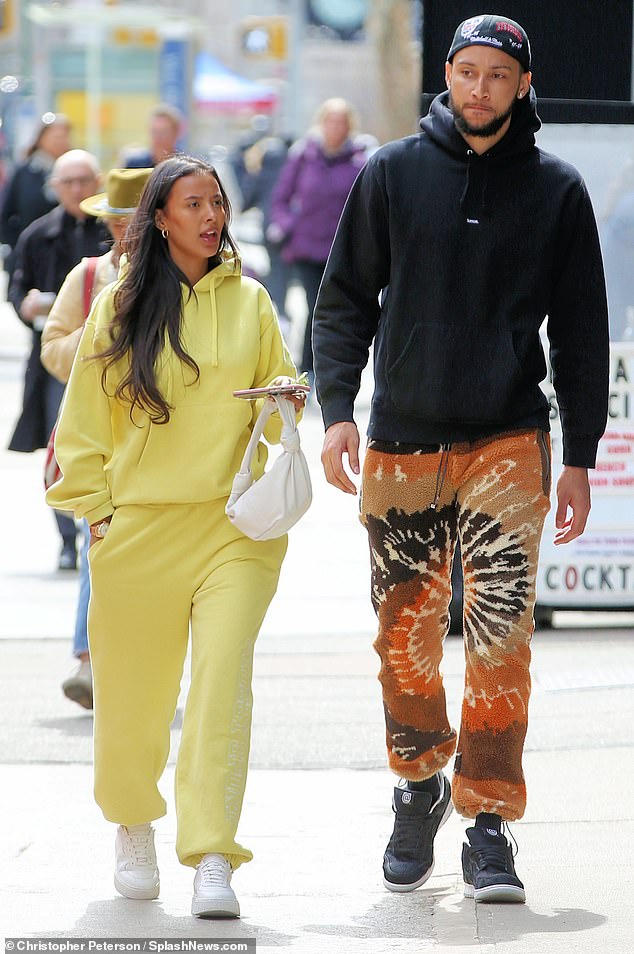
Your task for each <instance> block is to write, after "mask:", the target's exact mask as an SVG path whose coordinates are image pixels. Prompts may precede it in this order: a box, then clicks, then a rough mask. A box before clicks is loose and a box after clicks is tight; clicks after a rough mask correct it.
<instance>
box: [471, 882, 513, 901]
mask: <svg viewBox="0 0 634 954" xmlns="http://www.w3.org/2000/svg"><path fill="white" fill-rule="evenodd" d="M464 896H465V898H474V900H476V901H493V902H498V903H505V904H523V903H524V902H525V901H526V892H525V891H524V889H523V888H518V886H517V885H515V884H490V885H487V887H486V888H474V887H473V885H472V884H466V883H465V886H464Z"/></svg>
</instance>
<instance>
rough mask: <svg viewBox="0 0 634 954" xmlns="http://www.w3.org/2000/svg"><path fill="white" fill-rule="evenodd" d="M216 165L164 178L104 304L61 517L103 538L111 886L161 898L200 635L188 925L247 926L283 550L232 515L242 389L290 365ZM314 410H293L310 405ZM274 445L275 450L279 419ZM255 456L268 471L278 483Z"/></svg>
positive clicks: (190, 736)
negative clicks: (248, 813)
mask: <svg viewBox="0 0 634 954" xmlns="http://www.w3.org/2000/svg"><path fill="white" fill-rule="evenodd" d="M229 221H230V208H229V202H228V199H227V196H226V193H225V190H224V188H223V187H222V184H221V182H220V180H219V178H218V175H217V173H216V172H215V170H214V169H213V167H211V166H209V165H208V164H207V163H204V162H202V161H200V160H198V159H193V158H191V157H183V156H180V157H174V158H171V159H167V160H165V162H163V163H161V164H160V165H159V166H157V167H156V169H155V170H154V172H153V173H152V175H151V177H150V179H149V180H148V183H147V185H146V187H145V189H144V192H143V195H142V197H141V200H140V203H139V207H138V209H137V212H136V214H135V216H134V218H133V220H132V222H131V224H130V226H129V230H128V235H127V243H126V244H127V247H128V256H129V259H128V267H127V271H125V272H124V273H123V274H122V276H120V278H119V281H118V282H116V283H115V284H113V285H110V286H108V287H107V288H105V289H104V291H103V292H102V293H101V294H100V295H99V297H98V298H97V299H96V302H95V304H94V306H93V309H92V312H91V314H90V317H89V319H88V321H87V324H86V330H85V332H84V335H83V337H82V341H81V344H80V347H79V351H78V354H77V359H76V361H75V363H74V366H73V371H72V373H71V377H70V380H69V383H68V387H67V391H66V397H65V400H64V405H63V410H62V414H61V419H60V422H59V426H58V430H57V438H56V445H55V446H56V454H57V458H58V461H59V463H60V466H61V469H62V472H63V477H62V479H61V480H60V481H59V482H58V483H57V484H55V485H54V487H53V488H51V490H49V492H48V495H47V500H48V502H49V503H50V504H51V505H52V506H54V507H56V508H58V509H64V510H72V511H74V513H75V515H76V516H77V517H79V518H81V517H85V518H86V519H87V520H88V522H89V523H90V525H91V534H92V542H91V547H90V551H89V558H90V571H91V581H92V596H91V602H90V611H89V622H88V632H89V640H90V652H91V658H92V665H93V678H94V705H95V750H94V751H95V755H94V757H95V796H96V799H97V802H98V804H99V805H100V807H101V809H102V811H103V813H104V815H105V817H106V818H107V819H109V820H110V821H113V822H116V823H117V824H118V825H119V828H118V831H117V837H116V869H115V886H116V887H117V890H118V891H119V892H120V893H121V894H123V895H124V896H126V897H130V898H136V899H150V898H155V897H157V896H158V892H159V873H158V867H157V862H156V855H155V851H154V842H153V829H152V827H151V825H150V822H151V821H152V820H154V819H155V818H158V817H159V816H161V815H163V814H164V813H165V802H164V800H163V798H162V797H161V795H160V793H159V790H158V787H157V783H158V781H159V779H160V776H161V774H162V772H163V769H164V767H165V763H166V760H167V756H168V752H169V744H170V731H169V727H170V723H171V722H172V720H173V717H174V713H175V709H176V702H177V697H178V693H179V686H180V680H181V676H182V670H183V662H184V659H185V654H186V650H187V645H188V634H189V629H190V627H191V640H192V672H191V688H190V691H189V695H188V699H187V705H186V708H185V713H184V718H183V729H182V738H181V744H180V750H179V753H178V760H177V767H176V811H177V819H178V834H177V843H176V848H177V852H178V856H179V858H180V860H181V862H182V863H183V864H185V865H190V866H192V867H196V868H197V872H196V876H195V879H194V898H193V902H192V913H193V914H196V915H198V916H201V917H231V916H238V915H239V905H238V901H237V899H236V896H235V894H234V892H233V889H232V888H231V885H230V880H231V873H232V871H233V870H234V869H235V868H237V867H238V866H239V865H240V864H241V863H242V862H244V861H248V860H250V858H251V853H250V852H249V851H248V850H247V849H246V848H244V847H242V846H241V845H240V844H239V843H238V842H237V841H236V837H235V836H236V829H237V825H238V820H239V817H240V812H241V808H242V800H243V795H244V787H245V782H246V771H247V761H248V753H249V741H250V728H251V702H252V697H251V673H252V660H253V648H254V643H255V639H256V637H257V634H258V631H259V629H260V626H261V623H262V620H263V618H264V615H265V613H266V610H267V607H268V605H269V603H270V601H271V598H272V597H273V594H274V593H275V590H276V587H277V581H278V577H279V572H280V567H281V564H282V560H283V558H284V554H285V551H286V538H285V537H283V538H280V539H277V540H271V541H266V542H254V541H252V540H250V539H248V538H246V537H245V536H243V535H242V534H241V533H240V532H239V531H238V530H236V529H235V528H234V527H233V526H232V524H231V523H230V521H229V520H228V519H227V517H226V516H225V509H224V508H225V504H226V501H227V498H228V495H229V492H230V489H231V483H232V479H233V476H234V474H235V472H236V471H237V470H238V468H239V465H240V462H241V459H242V455H243V453H244V450H245V447H246V444H247V442H248V439H249V436H250V433H251V428H252V426H253V423H254V420H255V418H256V417H257V414H258V411H259V408H258V406H257V404H256V405H255V406H254V405H253V404H251V403H249V402H245V401H240V400H236V399H235V398H234V397H233V396H232V391H233V390H234V389H242V388H249V387H259V386H262V385H266V384H269V383H270V382H271V381H272V380H274V379H278V378H280V377H283V378H284V380H290V379H291V377H294V375H295V368H294V366H293V362H292V360H291V358H290V355H289V353H288V350H287V348H286V346H285V344H284V340H283V338H282V336H281V333H280V329H279V325H278V321H277V317H276V315H275V312H274V310H273V308H272V305H271V302H270V299H269V296H268V294H267V292H266V291H265V289H264V288H263V287H262V286H261V285H259V284H258V283H257V282H256V281H254V280H253V279H249V278H245V277H243V276H242V275H241V269H240V260H239V257H238V255H237V250H236V247H235V245H234V243H233V241H232V239H231V236H230V234H229V230H228V225H229ZM300 405H301V401H300V400H299V399H297V401H296V406H297V407H298V408H299V406H300ZM265 436H266V438H267V440H268V441H269V442H276V441H279V436H280V423H279V419H278V418H277V416H274V417H272V418H271V419H270V422H269V425H268V427H267V431H266V432H265ZM265 461H266V448H265V447H264V445H263V444H260V445H259V459H258V461H257V465H256V467H255V468H254V473H255V475H256V476H259V473H261V472H262V471H263V470H264V465H265Z"/></svg>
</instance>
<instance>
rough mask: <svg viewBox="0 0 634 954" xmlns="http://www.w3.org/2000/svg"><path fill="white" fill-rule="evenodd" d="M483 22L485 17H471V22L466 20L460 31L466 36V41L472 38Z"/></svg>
mask: <svg viewBox="0 0 634 954" xmlns="http://www.w3.org/2000/svg"><path fill="white" fill-rule="evenodd" d="M483 20H484V16H480V17H471V18H470V19H469V20H465V22H464V23H463V24H462V27H461V29H460V32H461V34H462V36H464V37H465V39H466V37H468V36H471V34H472V33H475V31H476V30H477V29H478V27H479V26H480V24H481V23H482V21H483Z"/></svg>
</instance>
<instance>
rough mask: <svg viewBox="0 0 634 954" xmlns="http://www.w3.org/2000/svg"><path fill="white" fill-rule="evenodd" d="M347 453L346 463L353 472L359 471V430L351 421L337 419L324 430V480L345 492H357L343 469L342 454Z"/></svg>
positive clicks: (322, 454)
mask: <svg viewBox="0 0 634 954" xmlns="http://www.w3.org/2000/svg"><path fill="white" fill-rule="evenodd" d="M344 454H347V455H348V463H349V464H350V470H351V471H352V473H353V474H358V473H359V431H358V430H357V425H356V424H354V423H353V422H352V421H339V422H338V423H337V424H331V425H330V427H329V428H328V430H327V431H326V436H325V438H324V447H323V450H322V452H321V462H322V464H323V467H324V473H325V475H326V480H327V481H328V483H329V484H332V486H333V487H337V489H338V490H343V492H344V493H346V494H355V495H356V493H357V488H356V486H355V485H354V484H353V483H352V481H351V480H350V478H349V477H348V474H347V473H346V471H345V470H344V466H343V455H344Z"/></svg>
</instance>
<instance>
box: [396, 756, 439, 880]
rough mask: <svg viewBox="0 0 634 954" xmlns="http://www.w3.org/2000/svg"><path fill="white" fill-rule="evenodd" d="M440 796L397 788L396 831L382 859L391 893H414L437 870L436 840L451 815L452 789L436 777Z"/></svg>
mask: <svg viewBox="0 0 634 954" xmlns="http://www.w3.org/2000/svg"><path fill="white" fill-rule="evenodd" d="M436 777H437V778H438V781H439V786H440V795H438V796H436V797H435V796H433V795H431V794H430V793H429V792H413V791H410V790H409V789H407V788H395V789H394V799H393V802H392V810H393V811H394V813H395V815H396V818H395V819H394V831H393V832H392V837H391V838H390V840H389V842H388V846H387V848H386V849H385V854H384V856H383V884H384V885H385V887H386V888H387V889H388V890H389V891H414V889H415V888H419V887H420V886H421V884H425V882H426V881H427V879H428V878H429V877H430V875H431V873H432V871H433V870H434V838H435V837H436V832H437V831H438V829H439V828H440V826H441V825H444V823H445V822H446V821H447V819H448V818H449V816H450V815H451V812H452V805H451V786H450V784H449V782H448V780H447V779H446V778H445V776H444V775H443V773H442V772H438V773H437V776H436Z"/></svg>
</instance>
